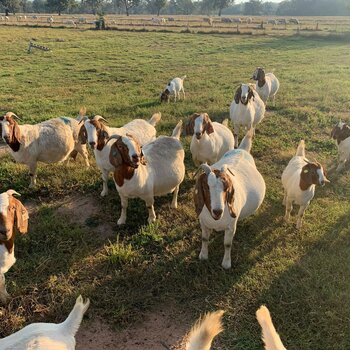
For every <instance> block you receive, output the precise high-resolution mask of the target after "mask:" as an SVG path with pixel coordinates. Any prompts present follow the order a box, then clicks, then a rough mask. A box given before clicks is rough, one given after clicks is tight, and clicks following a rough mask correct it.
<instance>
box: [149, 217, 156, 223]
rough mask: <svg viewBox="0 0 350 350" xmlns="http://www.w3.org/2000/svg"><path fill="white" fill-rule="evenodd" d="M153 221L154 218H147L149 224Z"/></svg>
mask: <svg viewBox="0 0 350 350" xmlns="http://www.w3.org/2000/svg"><path fill="white" fill-rule="evenodd" d="M155 221H156V218H148V223H149V224H152V223H153V222H155Z"/></svg>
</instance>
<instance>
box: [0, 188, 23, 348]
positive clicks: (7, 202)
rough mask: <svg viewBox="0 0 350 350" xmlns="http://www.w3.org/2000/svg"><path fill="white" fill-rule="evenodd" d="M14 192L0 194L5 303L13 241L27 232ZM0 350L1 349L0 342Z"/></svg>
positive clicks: (0, 276)
mask: <svg viewBox="0 0 350 350" xmlns="http://www.w3.org/2000/svg"><path fill="white" fill-rule="evenodd" d="M14 195H18V196H19V193H17V192H16V191H14V190H8V191H7V192H3V193H1V194H0V302H1V303H6V302H7V300H8V298H9V295H8V293H7V291H6V285H5V273H6V272H7V271H8V270H9V269H10V268H11V267H12V266H13V265H14V263H15V262H16V258H15V250H14V249H15V246H14V239H15V234H16V231H17V232H19V233H21V234H25V233H27V231H28V212H27V209H26V208H25V207H24V205H23V204H22V203H21V202H20V201H19V200H18V199H16V198H15V197H14ZM0 349H2V350H3V349H4V348H3V347H1V340H0Z"/></svg>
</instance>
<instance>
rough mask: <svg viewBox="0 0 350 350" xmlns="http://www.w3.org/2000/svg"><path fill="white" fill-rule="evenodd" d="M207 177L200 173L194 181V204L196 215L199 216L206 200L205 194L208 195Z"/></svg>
mask: <svg viewBox="0 0 350 350" xmlns="http://www.w3.org/2000/svg"><path fill="white" fill-rule="evenodd" d="M207 178H208V177H207V175H206V174H201V175H200V176H199V177H198V178H197V181H196V186H195V189H194V204H195V208H196V214H197V216H199V215H200V213H201V212H202V210H203V207H204V204H205V202H206V196H210V193H209V187H208V183H207ZM209 203H210V199H209Z"/></svg>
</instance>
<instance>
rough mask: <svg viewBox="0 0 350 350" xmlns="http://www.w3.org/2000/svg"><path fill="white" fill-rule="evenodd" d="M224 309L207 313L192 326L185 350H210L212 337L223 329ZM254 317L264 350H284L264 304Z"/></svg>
mask: <svg viewBox="0 0 350 350" xmlns="http://www.w3.org/2000/svg"><path fill="white" fill-rule="evenodd" d="M223 314H224V311H222V310H219V311H215V312H211V313H207V314H206V315H205V316H204V317H203V318H200V319H199V320H198V321H197V322H196V323H195V325H194V326H193V327H192V329H191V331H190V333H189V336H188V341H187V343H186V350H210V347H211V343H212V342H213V340H214V338H215V337H216V336H217V335H218V334H220V333H221V332H222V331H223V326H222V316H223ZM256 318H257V320H258V322H259V324H260V326H261V329H262V338H263V341H264V343H265V349H266V350H286V348H285V347H284V345H283V343H282V341H281V338H280V336H279V335H278V333H277V332H276V329H275V327H274V325H273V323H272V319H271V315H270V312H269V310H268V308H267V307H266V306H261V307H260V308H259V309H258V310H257V311H256Z"/></svg>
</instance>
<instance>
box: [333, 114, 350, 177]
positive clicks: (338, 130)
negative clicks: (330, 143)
mask: <svg viewBox="0 0 350 350" xmlns="http://www.w3.org/2000/svg"><path fill="white" fill-rule="evenodd" d="M331 137H332V138H333V139H334V140H336V141H337V147H338V157H339V163H338V167H337V171H341V170H343V169H344V167H345V164H346V162H347V161H348V160H349V159H350V125H349V124H346V123H344V122H342V121H341V120H340V121H339V123H338V124H337V125H336V126H335V127H334V128H333V130H332V133H331Z"/></svg>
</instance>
